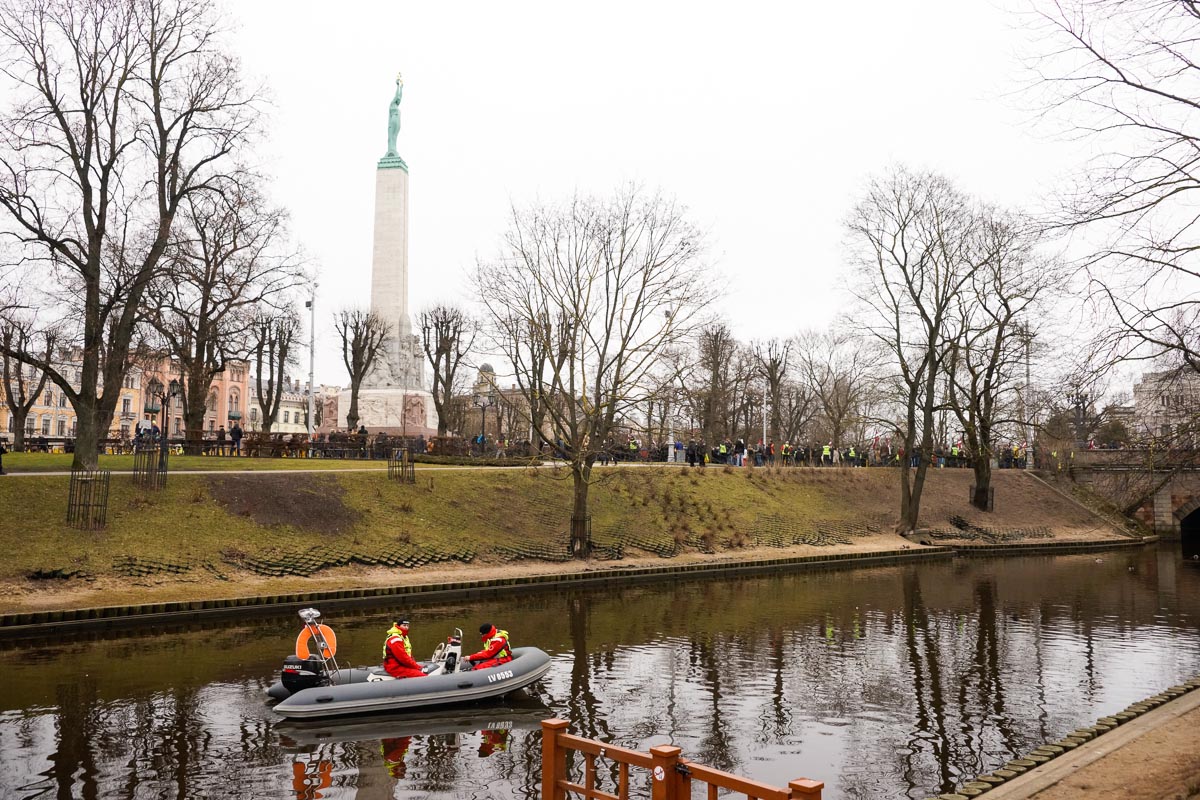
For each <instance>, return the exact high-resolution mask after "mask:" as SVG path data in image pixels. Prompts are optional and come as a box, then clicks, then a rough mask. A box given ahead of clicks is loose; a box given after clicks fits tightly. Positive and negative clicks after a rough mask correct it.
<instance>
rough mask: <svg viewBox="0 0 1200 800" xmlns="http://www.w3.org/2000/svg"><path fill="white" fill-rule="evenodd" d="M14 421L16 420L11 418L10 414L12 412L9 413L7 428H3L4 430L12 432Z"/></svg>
mask: <svg viewBox="0 0 1200 800" xmlns="http://www.w3.org/2000/svg"><path fill="white" fill-rule="evenodd" d="M15 421H16V420H14V419H13V415H12V414H9V415H8V427H7V428H5V430H6V431H9V432H10V433H11V432H12V429H13V422H15Z"/></svg>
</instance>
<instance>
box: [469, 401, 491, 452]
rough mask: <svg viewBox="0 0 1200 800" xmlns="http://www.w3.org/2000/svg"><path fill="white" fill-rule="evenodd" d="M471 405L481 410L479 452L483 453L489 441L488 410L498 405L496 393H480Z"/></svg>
mask: <svg viewBox="0 0 1200 800" xmlns="http://www.w3.org/2000/svg"><path fill="white" fill-rule="evenodd" d="M471 405H473V406H475V407H476V408H478V409H479V452H480V454H481V455H482V453H483V444H484V442H485V441H487V410H488V409H489V408H491V407H492V406H494V405H496V393H495V392H486V393H484V392H479V393H477V394H476V395H475V396H474V397H473V398H471Z"/></svg>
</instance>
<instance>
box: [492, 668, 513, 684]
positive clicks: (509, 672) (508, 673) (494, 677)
mask: <svg viewBox="0 0 1200 800" xmlns="http://www.w3.org/2000/svg"><path fill="white" fill-rule="evenodd" d="M512 676H513V674H512V670H511V669H506V670H504V672H497V673H496V674H495V675H488V683H495V682H496V681H502V680H506V679H508V678H511V677H512Z"/></svg>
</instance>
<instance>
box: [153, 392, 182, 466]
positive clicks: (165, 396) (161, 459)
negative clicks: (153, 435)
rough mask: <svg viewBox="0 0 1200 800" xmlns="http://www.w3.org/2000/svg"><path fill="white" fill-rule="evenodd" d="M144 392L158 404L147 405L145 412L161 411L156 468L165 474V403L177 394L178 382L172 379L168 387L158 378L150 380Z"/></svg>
mask: <svg viewBox="0 0 1200 800" xmlns="http://www.w3.org/2000/svg"><path fill="white" fill-rule="evenodd" d="M146 392H147V394H148V395H149V396H150V397H152V398H153V399H155V400H157V401H159V403H160V407H159V408H154V407H153V406H152V405H150V404H147V407H146V411H148V412H149V413H151V414H153V413H155V412H157V411H159V410H160V409H161V411H162V425H161V426H160V427H159V429H158V453H159V454H158V468H159V470H161V471H164V472H165V471H166V469H167V403H168V401H170V399H171V398H172V397H175V396H177V395H178V394H179V381H177V380H176V379H174V378H172V379H171V383H170V385H169V386H163V382H162V381H160V380H159V379H158V378H151V379H150V383H149V385H148V386H147V387H146Z"/></svg>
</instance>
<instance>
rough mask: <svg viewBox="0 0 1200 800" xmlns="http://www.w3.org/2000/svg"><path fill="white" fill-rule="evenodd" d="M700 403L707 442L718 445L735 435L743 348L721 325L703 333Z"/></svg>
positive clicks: (698, 391)
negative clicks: (734, 418) (739, 362)
mask: <svg viewBox="0 0 1200 800" xmlns="http://www.w3.org/2000/svg"><path fill="white" fill-rule="evenodd" d="M698 349H699V353H698V356H699V358H698V361H699V365H700V366H699V369H698V370H697V372H698V374H697V383H698V390H697V394H698V395H699V396H698V398H697V402H696V407H697V410H698V412H699V413H698V414H697V416H698V417H699V419H700V430H701V431H702V432H703V436H704V439H705V441H707V442H709V443H714V442H717V441H718V440H720V439H725V438H728V437H729V436H731V435H732V433H733V431H732V427H733V415H734V413H736V412H735V409H736V408H737V406H738V402H737V397H738V383H739V378H740V377H741V376H740V374H739V373H740V370H739V369H738V353H739V351H740V349H741V346H740V345H739V344H738V341H737V339H736V338H734V335H733V331H731V330H730V329H729V326H727V325H725V324H724V323H721V322H717V323H713V324H711V325H708V326H706V327H704V328H703V329H702V330H701V331H700V336H699V345H698Z"/></svg>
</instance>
